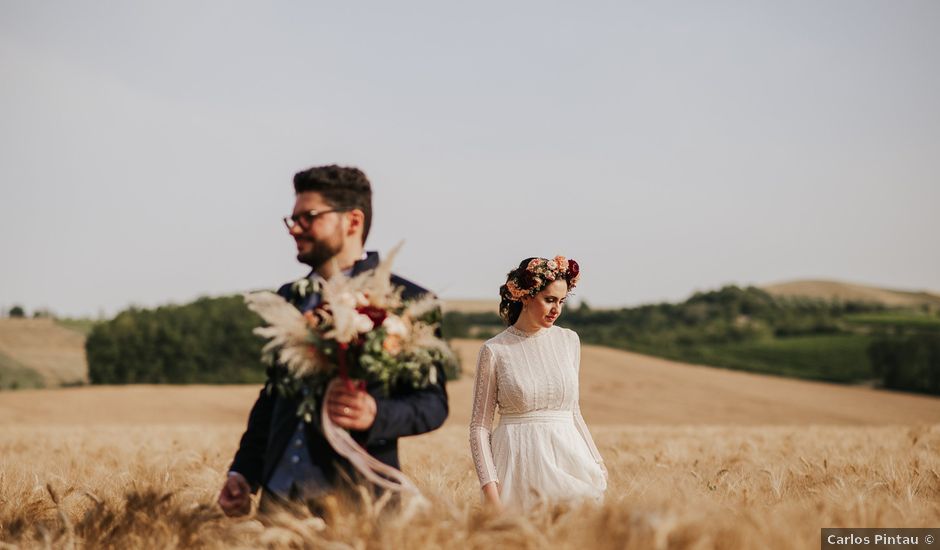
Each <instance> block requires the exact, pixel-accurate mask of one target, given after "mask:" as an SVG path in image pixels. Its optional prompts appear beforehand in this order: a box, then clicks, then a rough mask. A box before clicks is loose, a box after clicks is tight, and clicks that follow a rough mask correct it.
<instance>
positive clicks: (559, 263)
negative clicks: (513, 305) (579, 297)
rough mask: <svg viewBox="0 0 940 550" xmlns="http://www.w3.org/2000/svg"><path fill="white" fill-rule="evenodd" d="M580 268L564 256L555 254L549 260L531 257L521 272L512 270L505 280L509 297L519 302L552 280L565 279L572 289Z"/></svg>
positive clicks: (576, 263) (575, 283) (540, 289)
mask: <svg viewBox="0 0 940 550" xmlns="http://www.w3.org/2000/svg"><path fill="white" fill-rule="evenodd" d="M580 276H581V269H580V267H579V266H578V262H576V261H574V260H569V259H567V258H565V257H564V256H555V257H554V258H552V259H551V260H548V259H545V258H533V259H532V260H531V261H529V265H527V266H526V267H525V269H524V270H522V272H521V273H519V272H518V271H513V272H512V273H511V274H510V276H509V280H508V281H506V289H507V290H509V298H510V299H511V300H513V301H515V302H521V301H522V300H523V299H524V298H526V297H531V296H535V295H536V294H538V293H539V292H541V291H542V290H543V289H544V288H545V287H546V286H548V285H549V284H550V283H551V282H552V281H555V280H557V279H565V280H567V281H568V288H569V289H572V288H574V287H575V285H577V284H578V279H579V278H580Z"/></svg>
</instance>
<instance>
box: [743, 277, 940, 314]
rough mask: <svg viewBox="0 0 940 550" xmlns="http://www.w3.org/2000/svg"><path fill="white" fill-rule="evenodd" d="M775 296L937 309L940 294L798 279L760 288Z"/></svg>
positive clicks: (939, 302) (939, 304) (939, 305)
mask: <svg viewBox="0 0 940 550" xmlns="http://www.w3.org/2000/svg"><path fill="white" fill-rule="evenodd" d="M761 288H763V289H764V290H765V291H767V292H768V293H770V294H772V295H774V296H791V297H805V298H817V299H822V300H841V301H858V302H874V303H880V304H884V305H885V306H888V307H920V306H924V305H927V306H930V307H940V294H936V293H933V292H927V291H909V290H890V289H886V288H878V287H874V286H866V285H860V284H854V283H844V282H839V281H825V280H799V281H787V282H783V283H776V284H771V285H766V286H763V287H761Z"/></svg>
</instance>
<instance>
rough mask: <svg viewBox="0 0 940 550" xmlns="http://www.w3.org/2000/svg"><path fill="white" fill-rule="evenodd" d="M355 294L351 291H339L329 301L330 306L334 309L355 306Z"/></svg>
mask: <svg viewBox="0 0 940 550" xmlns="http://www.w3.org/2000/svg"><path fill="white" fill-rule="evenodd" d="M356 302H358V300H356V295H355V294H354V293H352V292H340V293H338V294H337V295H336V296H334V297H333V299H332V300H331V301H330V306H331V307H332V308H333V309H334V310H336V309H339V308H355V307H356Z"/></svg>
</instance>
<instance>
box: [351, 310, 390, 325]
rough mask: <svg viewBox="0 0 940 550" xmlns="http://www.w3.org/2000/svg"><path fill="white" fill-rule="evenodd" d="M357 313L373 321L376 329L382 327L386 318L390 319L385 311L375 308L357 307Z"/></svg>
mask: <svg viewBox="0 0 940 550" xmlns="http://www.w3.org/2000/svg"><path fill="white" fill-rule="evenodd" d="M356 311H358V312H359V313H361V314H363V315H365V316H366V317H368V318H369V319H371V320H372V324H373V325H375V326H376V327H380V326H382V323H383V322H384V321H385V318H386V317H388V313H387V312H386V311H385V310H384V309H382V308H379V307H375V306H364V307H357V308H356Z"/></svg>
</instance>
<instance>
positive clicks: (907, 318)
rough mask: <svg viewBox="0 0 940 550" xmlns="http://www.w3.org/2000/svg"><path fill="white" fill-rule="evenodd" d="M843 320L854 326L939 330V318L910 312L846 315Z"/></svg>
mask: <svg viewBox="0 0 940 550" xmlns="http://www.w3.org/2000/svg"><path fill="white" fill-rule="evenodd" d="M845 320H846V321H847V322H849V323H852V324H856V325H873V326H878V327H886V328H887V327H898V328H913V329H930V330H940V316H937V315H928V314H917V313H912V312H908V313H904V312H894V311H885V312H883V313H864V314H862V313H860V314H855V315H846V316H845Z"/></svg>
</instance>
